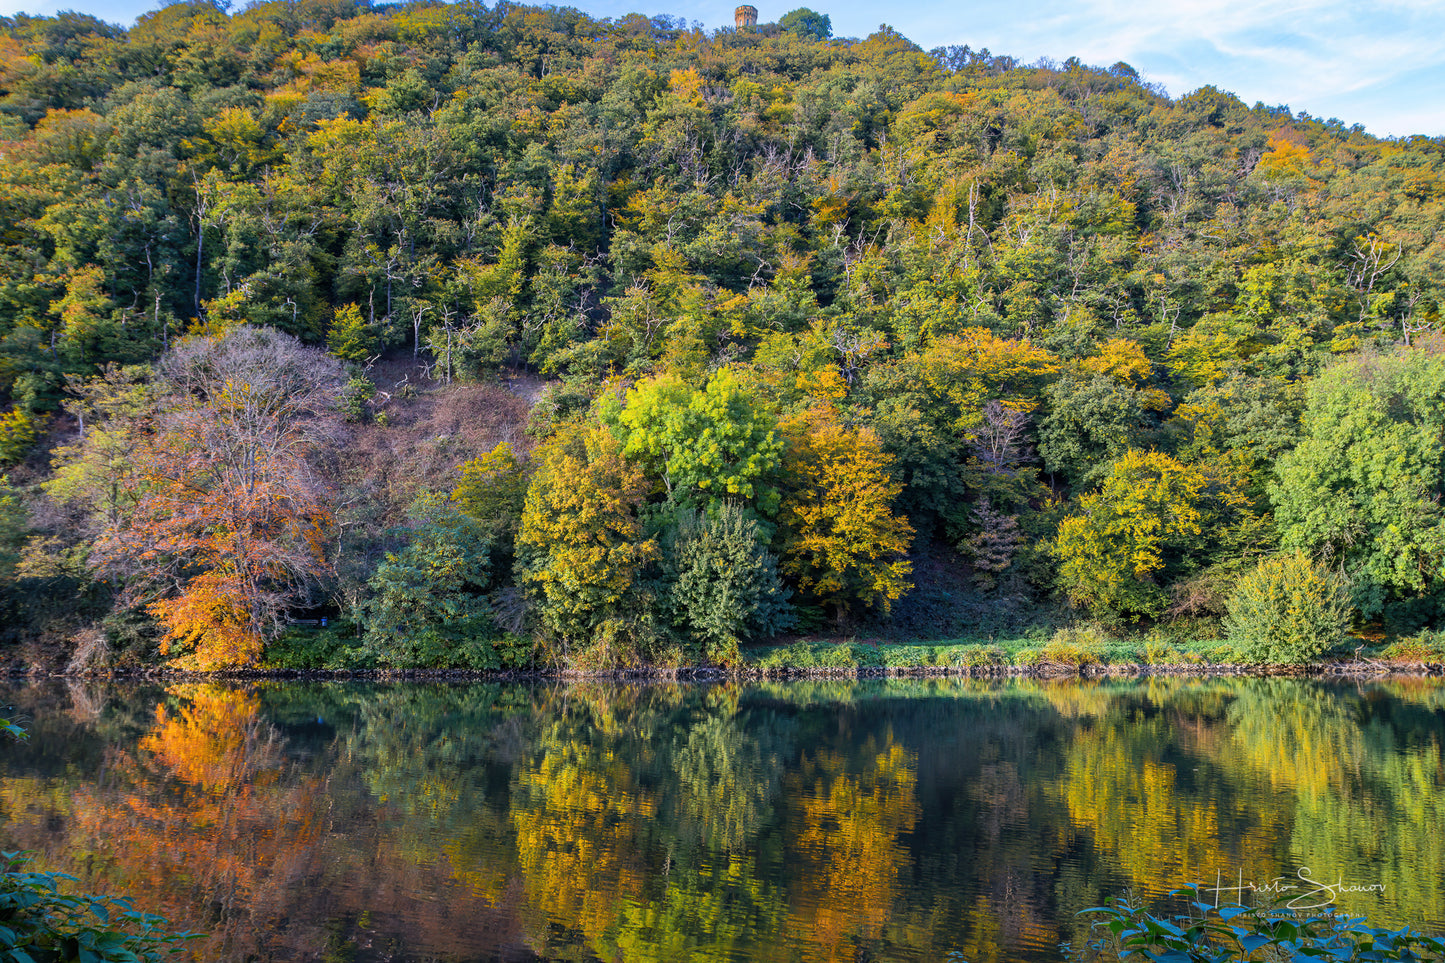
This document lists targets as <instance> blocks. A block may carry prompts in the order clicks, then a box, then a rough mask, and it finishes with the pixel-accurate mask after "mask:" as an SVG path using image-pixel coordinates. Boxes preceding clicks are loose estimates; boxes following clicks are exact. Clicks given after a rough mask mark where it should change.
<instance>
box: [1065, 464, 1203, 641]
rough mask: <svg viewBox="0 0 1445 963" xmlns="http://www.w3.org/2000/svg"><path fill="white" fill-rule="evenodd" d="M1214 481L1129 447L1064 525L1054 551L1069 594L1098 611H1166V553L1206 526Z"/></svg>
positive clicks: (1125, 613) (1184, 545)
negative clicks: (1161, 579) (1163, 577)
mask: <svg viewBox="0 0 1445 963" xmlns="http://www.w3.org/2000/svg"><path fill="white" fill-rule="evenodd" d="M1208 484H1209V479H1207V478H1206V477H1205V475H1204V474H1203V473H1202V472H1200V471H1199V470H1198V469H1196V468H1191V467H1189V466H1187V465H1184V464H1181V463H1180V462H1178V461H1176V460H1175V459H1173V458H1171V457H1169V456H1168V455H1165V454H1161V453H1159V452H1153V451H1137V450H1130V451H1128V452H1125V454H1124V456H1123V457H1122V458H1120V459H1119V460H1118V461H1117V462H1115V463H1114V467H1113V469H1112V471H1110V473H1109V476H1108V477H1107V478H1106V479H1105V480H1104V484H1103V486H1102V488H1101V489H1100V490H1099V491H1097V492H1092V493H1090V494H1087V495H1084V496H1083V497H1082V498H1080V499H1079V505H1078V510H1077V512H1076V513H1075V514H1073V515H1070V516H1069V517H1068V518H1065V519H1064V520H1063V521H1062V522H1061V523H1060V524H1059V534H1058V538H1057V540H1056V541H1055V543H1054V554H1055V555H1056V556H1057V557H1058V559H1059V584H1060V585H1062V586H1063V587H1064V589H1065V591H1066V592H1068V595H1069V598H1070V600H1072V601H1073V602H1075V603H1077V604H1081V605H1087V606H1089V607H1090V608H1092V609H1094V610H1095V612H1097V613H1098V614H1100V615H1117V616H1124V617H1129V618H1136V617H1138V616H1140V615H1145V616H1153V615H1157V614H1158V613H1159V612H1161V611H1163V608H1164V605H1165V603H1166V601H1167V596H1166V594H1165V592H1164V589H1163V587H1162V586H1161V585H1160V584H1159V580H1158V576H1159V575H1160V573H1161V572H1162V571H1163V569H1164V567H1165V562H1166V556H1167V555H1168V554H1169V553H1171V552H1177V551H1182V550H1184V549H1186V548H1188V547H1190V546H1191V545H1192V544H1193V543H1194V542H1195V540H1197V539H1198V538H1199V536H1200V535H1201V534H1202V533H1203V531H1204V526H1205V524H1206V522H1207V521H1208V516H1207V514H1206V504H1205V497H1206V488H1207V487H1208Z"/></svg>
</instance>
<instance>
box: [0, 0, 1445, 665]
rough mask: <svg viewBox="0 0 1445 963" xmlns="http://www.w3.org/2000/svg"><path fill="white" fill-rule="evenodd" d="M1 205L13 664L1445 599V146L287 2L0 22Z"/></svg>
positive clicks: (1423, 606) (818, 55) (794, 43)
mask: <svg viewBox="0 0 1445 963" xmlns="http://www.w3.org/2000/svg"><path fill="white" fill-rule="evenodd" d="M0 158H3V163H0V207H3V214H0V395H3V398H4V402H5V410H4V414H3V415H0V457H3V458H4V459H5V460H6V461H7V462H8V463H10V464H12V465H15V466H16V467H15V468H13V469H12V472H11V479H10V480H11V483H12V484H13V485H14V486H15V487H13V488H11V489H10V490H9V491H8V494H6V497H5V498H4V499H3V500H0V507H3V514H4V520H3V526H0V528H3V532H0V534H3V536H4V541H5V544H6V546H7V553H6V558H5V560H4V570H5V573H6V579H7V582H8V583H9V584H10V585H11V586H12V589H13V591H12V604H13V605H14V606H15V607H16V611H17V613H18V615H19V618H18V619H17V620H16V624H17V625H20V626H22V628H21V629H20V630H19V631H21V632H36V631H40V630H41V629H42V628H45V627H47V626H52V627H53V626H56V625H59V626H62V627H63V629H64V632H71V633H74V632H76V631H77V626H80V625H81V624H82V623H84V624H90V623H96V624H99V625H101V627H102V630H103V635H104V636H105V638H106V639H108V640H109V641H108V642H107V643H106V645H117V646H120V645H123V644H125V640H126V639H129V638H133V637H143V638H147V639H153V638H154V635H153V634H148V633H152V629H151V628H150V623H151V621H152V620H158V621H159V624H160V628H159V631H160V632H161V633H163V645H164V646H165V647H166V648H167V649H172V650H174V651H182V652H185V651H189V652H192V654H193V656H194V657H195V659H196V660H197V661H196V663H195V664H207V665H219V664H233V663H237V662H240V663H246V662H251V661H254V660H256V659H257V658H259V657H260V656H261V653H262V651H263V648H262V647H263V645H264V644H265V641H266V640H267V639H269V638H271V637H273V636H274V634H275V633H276V631H278V630H279V628H280V627H281V626H282V625H284V623H285V619H286V617H287V616H288V614H294V613H295V612H297V611H299V610H300V609H301V608H304V607H308V606H309V607H311V608H312V610H313V611H331V612H340V613H341V614H345V615H348V616H353V617H356V618H357V619H358V620H359V621H360V622H361V624H363V625H366V626H367V629H366V632H365V637H364V643H363V649H364V650H365V652H366V653H367V654H368V657H369V658H372V659H374V660H379V661H380V662H381V663H383V664H395V665H408V664H413V665H414V664H437V663H439V662H443V661H447V660H460V661H461V662H462V663H463V664H470V665H475V666H478V667H485V666H491V665H496V664H501V663H503V662H507V661H511V660H517V659H525V658H529V657H530V655H528V654H527V653H530V652H532V651H533V650H532V649H530V648H529V646H530V645H531V644H532V643H533V642H537V641H540V642H541V643H543V649H542V651H545V652H546V653H548V654H549V655H552V656H554V657H558V658H563V659H566V660H571V661H575V660H577V659H579V658H582V657H583V655H586V656H587V657H588V658H591V659H593V660H594V662H595V663H596V664H606V663H609V662H626V661H632V660H635V659H663V660H668V659H671V660H678V659H683V660H686V659H692V658H708V659H716V660H723V661H726V660H727V659H729V658H731V657H733V654H734V653H735V652H736V645H737V643H738V642H739V641H742V640H746V639H748V638H752V637H760V636H766V635H770V634H772V633H774V632H777V631H782V630H786V629H787V628H789V627H791V626H796V627H799V628H801V629H804V630H809V629H816V628H820V627H823V626H825V625H827V624H829V623H848V622H850V621H855V622H856V620H857V619H860V618H874V619H877V618H883V617H885V616H887V615H888V614H889V613H892V614H893V616H895V617H896V618H899V619H904V620H905V621H906V620H907V619H909V618H913V619H917V620H919V623H920V624H935V625H936V624H938V618H939V615H938V612H937V611H935V609H936V608H937V607H938V606H945V607H946V605H947V603H946V602H945V601H940V600H941V599H944V598H945V597H951V598H955V599H956V598H960V597H962V596H963V595H967V596H968V598H969V599H970V602H969V604H970V605H972V606H973V608H971V609H969V610H968V611H969V612H971V613H973V615H974V616H978V617H982V615H980V613H993V614H995V615H996V614H998V613H1005V614H1007V613H1015V614H1017V613H1018V611H1019V610H1020V608H1021V607H1024V608H1027V607H1028V606H1031V605H1034V604H1035V603H1037V602H1038V601H1040V600H1043V599H1045V598H1047V597H1050V596H1051V595H1052V597H1055V598H1067V599H1069V600H1070V601H1071V602H1072V603H1073V604H1074V605H1076V606H1079V607H1081V608H1082V609H1083V610H1084V611H1086V612H1087V613H1088V614H1090V615H1092V616H1094V617H1097V618H1100V619H1103V620H1105V621H1107V622H1112V623H1116V624H1122V623H1138V622H1140V621H1143V622H1148V621H1151V620H1159V619H1169V618H1175V619H1177V618H1203V619H1217V618H1218V617H1220V616H1222V615H1224V613H1225V609H1226V604H1227V602H1228V601H1229V594H1230V591H1231V586H1232V585H1233V583H1234V582H1235V581H1236V580H1237V579H1238V578H1239V576H1240V575H1241V574H1242V573H1245V572H1248V571H1252V570H1253V569H1254V568H1255V566H1256V564H1257V563H1259V562H1260V561H1261V560H1263V559H1268V558H1270V557H1272V556H1276V555H1280V554H1282V553H1283V554H1288V553H1294V555H1298V556H1299V557H1300V558H1301V559H1303V563H1304V564H1306V565H1314V566H1315V567H1316V568H1317V569H1319V570H1320V572H1319V574H1320V576H1321V578H1322V579H1324V577H1325V575H1329V577H1330V578H1335V577H1338V578H1337V580H1338V581H1339V582H1340V586H1343V587H1340V586H1336V589H1338V590H1339V591H1343V592H1346V593H1348V597H1349V602H1350V606H1351V611H1352V612H1354V614H1355V616H1356V617H1358V618H1362V619H1367V620H1376V619H1383V620H1385V622H1386V623H1387V624H1390V625H1395V624H1399V625H1409V626H1416V627H1418V626H1420V625H1425V624H1429V623H1430V622H1432V620H1433V619H1434V618H1435V617H1436V612H1437V608H1438V604H1437V603H1438V600H1439V599H1440V593H1441V590H1442V588H1445V584H1442V568H1441V567H1442V564H1445V517H1442V515H1441V510H1440V505H1439V496H1440V495H1441V494H1442V487H1445V465H1442V459H1441V455H1440V451H1441V441H1442V432H1445V358H1442V353H1441V351H1440V347H1439V342H1438V341H1437V340H1436V337H1437V331H1438V329H1439V327H1440V322H1441V317H1440V311H1441V305H1442V298H1445V270H1442V267H1445V235H1442V233H1441V225H1442V222H1445V217H1442V215H1445V141H1442V140H1441V139H1439V138H1434V139H1428V138H1408V139H1397V140H1381V139H1378V138H1375V137H1371V136H1369V135H1367V134H1366V133H1365V132H1364V131H1363V129H1362V128H1360V127H1358V126H1356V127H1349V128H1347V127H1345V126H1344V124H1343V123H1341V122H1339V121H1335V120H1331V121H1328V122H1321V121H1319V120H1317V119H1314V118H1311V117H1309V116H1308V115H1302V114H1301V115H1295V114H1292V113H1291V112H1290V111H1288V110H1287V109H1284V108H1269V107H1265V106H1263V105H1256V106H1254V107H1253V108H1250V107H1247V106H1246V105H1245V104H1243V103H1241V102H1240V101H1239V100H1238V99H1237V98H1235V97H1234V96H1232V95H1230V94H1228V93H1226V92H1224V91H1222V90H1218V89H1215V88H1212V87H1206V88H1203V89H1200V90H1197V91H1194V92H1192V93H1190V94H1187V95H1185V96H1182V97H1180V98H1178V99H1172V100H1171V99H1170V98H1169V97H1167V96H1165V95H1164V94H1163V93H1162V92H1161V91H1159V90H1157V89H1154V88H1151V87H1150V86H1148V85H1146V84H1143V83H1141V82H1140V79H1139V77H1138V75H1137V73H1136V72H1135V71H1134V70H1133V69H1132V68H1131V67H1129V65H1127V64H1123V63H1120V64H1115V65H1113V66H1112V67H1108V68H1104V69H1100V68H1095V67H1089V66H1086V65H1084V64H1081V63H1079V62H1078V61H1077V60H1073V59H1071V60H1069V61H1068V62H1067V63H1064V64H1052V63H1039V64H1032V65H1025V64H1020V63H1017V62H1016V61H1014V60H1013V59H1012V58H1009V57H1004V56H994V55H992V54H990V53H989V52H988V51H986V50H984V51H974V50H971V49H969V48H967V47H963V48H944V49H938V50H933V51H931V52H925V51H923V50H922V49H921V48H919V47H918V46H917V45H916V44H914V43H913V42H911V41H910V40H908V39H907V38H905V37H903V36H901V35H899V34H898V33H897V32H895V31H893V30H892V29H890V28H888V27H887V26H883V27H880V28H879V30H878V31H877V32H876V33H874V34H872V35H871V36H869V37H867V38H865V39H861V40H844V39H831V38H830V37H829V26H828V18H827V17H826V15H825V14H821V13H817V12H815V11H812V10H808V9H802V10H795V11H791V12H789V13H787V14H786V15H784V16H781V17H780V19H779V22H778V23H777V24H762V25H759V26H758V27H756V28H744V29H738V30H734V29H730V28H729V29H721V30H717V31H714V32H711V33H707V32H704V31H702V30H700V29H697V28H696V27H693V28H689V27H688V26H687V25H686V24H685V23H683V22H681V21H674V20H672V19H670V18H667V17H654V18H648V17H644V16H640V15H630V16H627V17H623V18H620V19H618V20H598V19H593V18H591V17H589V16H587V15H585V14H583V13H581V12H580V11H577V10H574V9H569V8H556V7H530V6H520V5H512V4H509V3H505V2H500V3H498V4H497V5H496V6H492V7H488V6H486V5H484V4H481V3H457V4H440V3H412V4H401V5H395V6H375V7H373V6H369V5H367V4H364V3H363V4H358V3H344V2H339V0H299V2H280V0H277V2H267V3H256V4H253V5H251V6H249V7H247V8H246V9H244V10H241V11H239V12H237V13H234V14H228V13H227V12H225V11H224V10H221V9H218V8H217V7H216V6H213V5H211V4H208V3H201V2H191V3H174V4H171V5H169V6H166V7H164V8H162V9H161V10H158V11H156V12H154V13H150V14H147V15H146V16H144V17H142V18H141V19H140V20H139V21H138V22H137V23H136V25H135V26H134V27H133V28H131V29H129V30H122V29H119V28H116V27H112V26H110V25H107V24H104V23H101V22H100V21H97V20H95V19H93V18H90V17H86V16H81V15H77V14H70V13H64V14H60V15H59V16H57V17H53V18H47V17H28V16H23V15H22V16H17V17H14V18H0ZM378 358H383V359H390V362H392V363H396V364H399V363H401V361H404V360H406V359H410V358H415V359H416V363H417V365H418V366H419V370H420V371H422V372H424V373H425V376H426V377H423V378H416V377H415V376H414V374H407V375H405V376H404V377H402V378H400V379H396V380H395V381H393V380H388V379H386V378H383V377H381V371H382V370H383V369H382V368H374V367H373V368H368V367H367V365H368V364H369V363H370V362H373V361H374V360H375V359H378ZM385 363H387V362H386V361H383V364H385ZM524 376H525V379H527V380H528V383H529V384H535V383H537V382H538V381H539V380H540V381H542V382H545V388H544V390H542V393H541V397H540V400H539V401H538V402H537V404H535V405H534V406H533V408H532V413H531V419H530V425H529V427H528V430H527V432H526V433H525V434H524V433H523V432H522V431H520V428H521V426H522V424H523V423H525V422H526V417H527V416H526V415H525V413H518V414H516V416H515V417H513V418H512V422H511V423H509V424H507V425H502V426H501V427H499V428H498V431H497V432H496V433H495V434H494V435H493V436H488V441H489V444H487V445H486V446H485V448H481V447H478V448H476V450H465V448H466V446H464V445H463V446H460V447H459V446H458V445H457V444H456V439H455V438H452V439H451V442H452V447H451V448H450V449H448V452H449V454H447V455H446V457H442V456H441V455H438V456H437V457H436V459H434V462H435V464H440V465H441V468H439V469H437V470H436V471H435V472H432V473H431V474H427V473H426V472H421V473H420V474H418V473H417V472H415V471H412V470H411V469H409V468H407V467H406V465H407V464H410V463H405V462H404V459H403V462H401V463H398V462H397V461H396V457H398V456H396V455H395V449H396V448H397V445H398V443H396V442H393V443H392V450H391V452H390V454H389V455H387V457H390V458H391V459H392V460H391V461H390V462H387V465H388V466H390V467H385V466H382V464H381V461H384V460H385V459H384V458H383V457H382V454H381V449H382V448H383V447H385V446H383V445H380V444H379V443H374V442H375V439H377V438H387V437H392V436H394V435H396V434H397V433H398V432H403V431H404V430H406V429H405V426H404V425H402V424H400V423H399V422H398V421H397V419H399V418H400V416H401V415H402V414H403V406H404V404H405V403H406V402H408V401H415V399H414V398H411V397H410V396H412V395H413V394H414V393H415V391H416V389H417V387H418V381H420V387H421V388H422V389H423V392H424V393H435V392H438V391H440V392H450V393H451V394H450V395H448V397H452V398H453V399H454V400H455V399H456V398H467V397H472V396H468V395H466V392H467V391H468V390H471V389H469V388H468V387H467V386H468V385H475V384H478V383H480V384H486V383H489V382H490V383H493V384H495V383H497V381H498V379H499V378H511V379H518V378H523V377H524ZM437 386H443V387H437ZM477 390H482V389H477ZM278 392H280V393H281V394H278ZM281 395H286V396H287V397H289V398H291V399H292V400H291V401H287V400H286V398H283V397H282V396H281ZM486 397H489V398H493V399H494V400H495V404H493V405H491V407H489V408H487V410H488V411H489V412H493V413H494V414H495V412H496V411H503V410H504V409H505V410H511V409H509V408H507V406H508V404H512V405H513V407H516V404H514V402H516V401H517V399H515V398H514V397H513V396H511V395H508V394H507V393H506V392H503V391H501V390H500V389H496V390H493V391H491V393H490V394H488V395H486ZM298 399H299V400H298ZM457 403H460V402H457ZM523 408H525V405H523ZM497 417H500V416H497ZM417 424H420V423H419V422H418V423H417ZM412 427H413V428H415V427H416V426H415V425H413V426H412ZM513 427H515V428H517V429H519V430H517V431H515V432H513V431H512V428H513ZM203 428H204V430H202V429H203ZM368 439H370V440H368ZM439 439H440V440H439ZM412 440H413V442H415V441H416V440H417V439H416V438H413V439H412ZM422 440H426V441H428V442H429V443H434V444H433V449H435V448H436V447H437V446H438V445H440V446H442V447H445V445H444V444H443V443H444V442H447V441H448V439H447V438H446V437H441V436H437V437H433V438H430V439H422ZM496 442H502V444H495V443H496ZM37 443H39V444H38V445H37ZM494 445H495V447H494ZM429 450H431V449H429ZM448 459H449V460H448ZM398 464H401V465H402V467H401V468H398V467H397V465H398ZM384 467H385V472H390V475H387V477H386V478H383V477H382V475H383V474H384V471H383V468H384ZM412 467H413V468H414V467H415V466H414V465H413V466H412ZM458 469H460V470H458ZM393 476H407V478H406V483H402V482H401V481H396V480H395V478H394V477H393ZM387 478H391V479H392V480H391V481H388V480H387ZM1292 557H1293V556H1292ZM1326 570H1327V571H1326ZM940 572H942V573H944V574H942V575H940ZM1324 580H1325V581H1328V579H1324ZM1321 584H1324V582H1321ZM1331 584H1334V583H1331ZM1336 589H1330V590H1329V591H1336ZM77 597H78V598H80V599H81V601H82V604H81V605H80V606H79V607H77V606H76V605H75V604H74V602H73V600H74V599H75V598H77ZM44 600H49V601H44ZM102 616H104V621H103V622H102V621H101V619H102ZM990 617H992V615H990ZM76 619H81V620H82V621H81V622H77V621H76ZM85 620H89V621H88V622H87V621H85ZM93 634H94V631H92V635H93ZM80 635H84V633H80ZM76 637H77V638H78V637H80V636H79V635H78V636H76ZM527 640H530V641H527ZM102 647H104V646H102ZM584 661H585V659H584Z"/></svg>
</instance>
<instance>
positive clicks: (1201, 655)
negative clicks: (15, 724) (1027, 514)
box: [0, 624, 1445, 681]
mask: <svg viewBox="0 0 1445 963" xmlns="http://www.w3.org/2000/svg"><path fill="white" fill-rule="evenodd" d="M355 638H356V631H355V627H354V626H352V625H350V624H341V625H336V624H333V625H332V626H328V627H325V628H320V629H305V630H294V629H293V630H292V631H290V632H288V633H286V634H285V635H283V636H282V637H281V638H279V639H277V640H276V641H275V642H274V643H272V645H271V646H270V647H268V649H267V652H266V657H265V659H264V660H263V661H262V662H261V663H260V664H259V665H257V666H254V667H250V668H246V669H239V670H229V671H223V672H215V673H197V672H192V671H183V670H180V669H176V668H174V667H173V666H171V665H168V664H167V663H165V662H164V661H161V660H160V658H159V656H155V657H153V658H151V659H141V658H138V657H137V656H136V654H135V653H134V652H133V651H131V652H126V653H122V654H121V656H120V657H117V658H110V659H90V660H86V661H84V662H80V663H77V662H76V661H69V662H67V661H65V660H63V659H61V658H60V657H59V653H58V652H57V651H54V650H50V649H46V648H43V647H41V646H38V645H37V646H31V647H21V648H19V649H16V650H12V651H10V652H7V653H4V654H3V655H0V675H9V676H40V677H77V678H137V677H139V678H185V679H195V678H243V679H251V678H255V679H263V678H277V679H296V678H318V679H332V678H334V679H493V680H504V681H505V680H531V679H559V678H560V679H582V678H604V679H619V680H630V679H663V680H667V679H697V680H710V679H734V678H736V679H791V678H849V677H857V678H887V677H918V678H932V677H959V678H985V679H987V678H1109V677H1143V676H1200V677H1211V676H1234V675H1307V676H1338V677H1374V676H1389V675H1399V676H1445V638H1442V637H1441V636H1440V635H1439V634H1438V633H1434V632H1421V633H1418V634H1416V635H1413V636H1408V637H1395V638H1383V637H1376V638H1366V637H1350V638H1348V639H1345V640H1344V641H1342V642H1341V643H1340V644H1339V645H1338V646H1336V647H1335V648H1334V649H1333V650H1332V651H1331V652H1330V653H1327V654H1326V656H1325V657H1323V658H1320V659H1317V660H1313V661H1309V662H1304V663H1296V664H1259V663H1255V662H1251V661H1249V660H1248V659H1245V658H1243V657H1242V656H1241V654H1240V653H1239V652H1237V651H1235V649H1234V648H1233V647H1232V646H1231V645H1230V644H1229V643H1228V641H1226V640H1222V639H1219V638H1211V637H1208V635H1207V634H1203V633H1201V635H1198V636H1179V635H1176V636H1173V637H1164V636H1162V635H1160V634H1159V633H1158V632H1157V631H1150V632H1147V633H1139V634H1135V635H1114V634H1111V633H1109V632H1107V631H1105V630H1103V629H1100V628H1099V627H1097V626H1092V625H1087V624H1085V625H1074V626H1070V627H1065V628H1062V629H1057V630H1054V631H1052V632H1048V633H1046V632H1043V631H1037V630H1036V631H1034V632H1033V633H1031V634H1026V635H1019V636H1015V637H1003V638H984V639H978V638H962V639H957V638H956V639H945V640H939V641H931V642H914V641H896V640H891V639H886V638H877V637H874V638H868V637H860V636H832V637H819V636H812V637H802V638H795V639H792V640H789V641H787V642H783V643H770V644H756V645H748V646H743V647H742V648H741V649H740V650H739V652H738V657H737V659H736V661H734V662H732V663H730V664H727V665H704V664H695V663H689V662H687V661H685V660H684V659H682V658H680V657H674V658H672V659H670V660H667V661H658V662H654V663H652V664H646V665H617V664H611V665H607V664H602V665H597V664H590V665H589V664H577V663H571V664H567V663H561V662H558V661H554V660H549V659H548V658H546V656H545V655H544V654H543V653H542V652H541V650H540V649H532V650H530V651H529V648H528V647H527V645H524V644H523V643H521V640H515V642H516V644H514V645H513V646H512V648H511V651H512V653H514V656H513V658H514V661H513V663H512V664H511V665H510V666H506V667H504V668H500V669H484V670H479V669H475V668H472V667H470V666H467V665H465V664H452V665H446V664H442V665H435V666H429V667H418V666H408V667H397V666H387V665H383V664H379V663H377V662H376V661H375V660H374V659H371V658H368V657H367V656H366V655H365V654H364V650H362V649H360V648H358V647H356V645H355V641H354V640H355Z"/></svg>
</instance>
